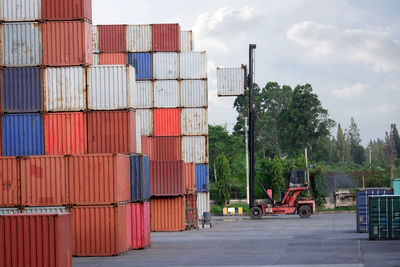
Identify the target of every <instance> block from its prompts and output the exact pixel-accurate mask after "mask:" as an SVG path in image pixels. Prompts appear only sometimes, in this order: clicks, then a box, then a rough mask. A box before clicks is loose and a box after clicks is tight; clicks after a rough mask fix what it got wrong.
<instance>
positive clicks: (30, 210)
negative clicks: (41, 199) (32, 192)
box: [22, 206, 68, 214]
mask: <svg viewBox="0 0 400 267" xmlns="http://www.w3.org/2000/svg"><path fill="white" fill-rule="evenodd" d="M67 212H68V210H67V208H66V207H65V206H60V207H24V209H23V210H22V213H27V214H36V213H39V214H43V213H44V214H49V213H67Z"/></svg>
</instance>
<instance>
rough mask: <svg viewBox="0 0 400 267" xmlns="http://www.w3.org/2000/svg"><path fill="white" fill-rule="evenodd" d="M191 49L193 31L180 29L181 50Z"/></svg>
mask: <svg viewBox="0 0 400 267" xmlns="http://www.w3.org/2000/svg"><path fill="white" fill-rule="evenodd" d="M192 51H193V33H192V31H181V52H192Z"/></svg>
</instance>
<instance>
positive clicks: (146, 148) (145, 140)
mask: <svg viewBox="0 0 400 267" xmlns="http://www.w3.org/2000/svg"><path fill="white" fill-rule="evenodd" d="M141 137H142V154H143V155H147V156H149V159H150V160H154V141H153V137H149V136H143V135H142V136H141Z"/></svg>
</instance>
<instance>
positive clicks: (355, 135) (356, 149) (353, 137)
mask: <svg viewBox="0 0 400 267" xmlns="http://www.w3.org/2000/svg"><path fill="white" fill-rule="evenodd" d="M347 142H348V143H349V144H350V155H351V158H352V160H353V162H354V163H356V164H360V165H361V164H363V162H364V161H365V160H366V157H365V151H364V147H363V146H362V145H361V138H360V130H359V129H358V126H357V124H356V121H355V120H354V118H353V117H352V118H351V123H350V127H349V129H348V130H347Z"/></svg>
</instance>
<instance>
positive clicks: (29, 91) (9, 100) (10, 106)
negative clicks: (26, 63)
mask: <svg viewBox="0 0 400 267" xmlns="http://www.w3.org/2000/svg"><path fill="white" fill-rule="evenodd" d="M2 75H3V77H2V90H1V99H2V110H3V111H4V112H36V111H40V110H41V108H42V99H43V98H42V91H43V90H42V79H41V71H40V68H6V69H3V74H2Z"/></svg>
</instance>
